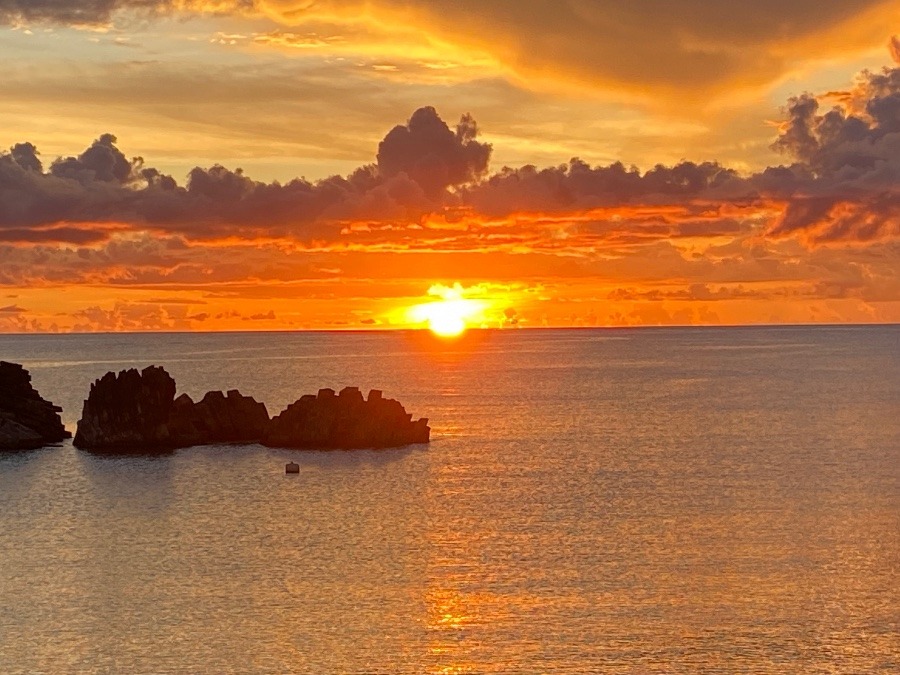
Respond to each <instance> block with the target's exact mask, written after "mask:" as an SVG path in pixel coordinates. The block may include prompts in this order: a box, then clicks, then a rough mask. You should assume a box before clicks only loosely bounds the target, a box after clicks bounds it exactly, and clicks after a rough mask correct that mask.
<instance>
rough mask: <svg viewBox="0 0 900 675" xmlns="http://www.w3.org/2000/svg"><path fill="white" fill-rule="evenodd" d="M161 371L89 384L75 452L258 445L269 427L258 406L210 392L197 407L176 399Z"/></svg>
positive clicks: (238, 397) (149, 369) (108, 376)
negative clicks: (216, 445) (78, 449)
mask: <svg viewBox="0 0 900 675" xmlns="http://www.w3.org/2000/svg"><path fill="white" fill-rule="evenodd" d="M175 390H176V389H175V380H174V379H172V376H171V375H169V373H167V372H166V370H165V369H164V368H161V367H158V366H149V367H147V368H144V370H142V371H140V372H138V371H137V370H135V369H133V368H132V369H130V370H123V371H120V372H119V373H118V374H115V373H112V372H109V373H106V375H104V376H103V377H101V378H100V379H99V380H97V381H96V382H94V384H92V385H91V390H90V393H89V394H88V398H87V400H85V402H84V408H83V409H82V413H81V419H80V420H78V431H77V432H76V434H75V441H74V443H75V447H77V448H81V449H83V450H93V451H100V452H121V453H129V452H148V451H163V452H164V451H169V450H175V449H178V448H186V447H190V446H192V445H208V444H211V443H254V442H258V441H259V440H260V439H261V438H262V435H263V433H264V432H265V428H266V425H267V424H268V422H269V413H268V411H267V410H266V406H265V404H263V403H258V402H257V401H256V400H254V399H253V398H251V397H249V396H243V395H242V394H241V393H240V392H238V391H237V390H231V391H229V392H228V394H227V395H225V394H223V393H222V392H221V391H211V392H207V394H206V395H205V396H204V397H203V399H202V400H200V401H199V402H197V403H194V401H193V400H192V399H191V398H190V396H188V395H187V394H182V395H181V396H179V397H178V398H177V399H176V398H175Z"/></svg>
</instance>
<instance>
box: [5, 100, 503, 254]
mask: <svg viewBox="0 0 900 675" xmlns="http://www.w3.org/2000/svg"><path fill="white" fill-rule="evenodd" d="M400 130H403V131H400ZM476 134H477V127H476V126H475V123H474V121H473V120H472V119H471V118H470V117H468V116H466V117H464V118H463V119H462V120H461V121H460V123H459V125H458V126H457V129H456V131H455V132H453V131H451V130H450V129H449V127H448V126H447V125H446V124H445V123H444V122H443V121H442V120H441V119H440V118H439V117H438V116H437V114H436V113H435V112H434V110H433V109H431V108H423V109H421V110H418V111H416V112H415V113H414V114H413V117H412V118H411V120H410V125H409V127H397V128H395V129H394V130H393V131H391V132H390V133H389V134H388V136H387V138H386V139H385V141H384V142H383V143H382V144H381V147H380V150H379V157H378V160H379V162H378V164H377V165H369V166H364V167H361V168H359V169H357V170H356V171H354V172H353V173H351V174H350V175H349V176H346V177H343V176H332V177H330V178H326V179H324V180H321V181H318V182H316V183H312V182H309V181H307V180H305V179H302V178H298V179H294V180H291V181H289V182H287V183H283V184H282V183H278V182H273V183H262V182H259V181H255V180H253V179H251V178H250V177H249V176H247V175H245V174H244V172H243V171H242V170H241V169H234V170H232V169H227V168H225V167H223V166H218V165H217V166H213V167H211V168H208V169H203V168H200V167H197V168H195V169H193V170H192V171H191V172H190V174H189V176H188V180H187V183H186V185H185V186H184V187H181V186H179V185H178V184H177V182H176V181H175V180H174V179H173V178H172V177H171V176H167V175H165V174H163V173H161V172H160V171H158V170H157V169H155V168H153V167H149V166H146V165H145V163H144V160H143V159H142V158H140V157H137V158H134V159H130V160H129V159H128V158H127V157H126V156H125V155H124V153H122V151H121V150H119V148H118V147H117V145H116V137H115V136H113V135H111V134H104V135H102V136H100V138H98V139H97V140H96V141H95V142H94V143H93V144H92V145H91V146H90V147H89V148H87V149H86V150H85V151H84V152H83V153H81V154H80V155H78V156H75V157H65V158H59V159H57V160H55V161H54V162H52V163H51V165H50V168H49V171H47V172H46V173H45V172H43V171H42V164H41V162H40V160H39V159H38V152H37V148H35V146H34V145H32V144H31V143H20V144H17V145H15V146H13V147H12V149H11V151H10V152H9V153H7V154H0V240H5V241H17V240H18V241H31V242H34V241H62V242H70V243H88V242H89V241H90V240H91V235H90V234H89V233H88V232H86V231H84V230H82V229H78V228H71V227H67V228H62V227H56V226H57V225H59V224H63V223H64V224H68V225H72V224H77V223H110V222H112V223H115V222H127V223H132V224H134V225H138V226H140V225H145V226H149V227H156V228H160V229H164V230H168V231H176V232H184V233H186V234H189V235H190V236H191V237H194V238H200V239H202V238H209V237H218V236H224V235H229V236H240V235H242V234H247V235H260V234H266V231H268V232H269V234H271V235H273V236H295V237H298V238H312V237H316V236H323V237H324V236H327V235H328V234H329V233H333V232H334V227H333V225H332V226H327V225H326V226H324V227H325V229H324V230H323V229H322V227H317V226H315V225H314V224H316V223H318V224H319V225H321V224H322V223H332V224H334V223H339V222H340V221H345V220H376V221H381V220H387V219H404V220H407V221H409V220H413V221H415V220H417V219H418V218H420V217H421V215H422V214H425V213H430V212H433V211H435V210H436V209H439V208H441V206H442V205H443V203H444V200H445V199H446V198H447V189H448V188H452V187H456V186H458V185H460V184H461V183H464V182H466V181H469V180H473V179H475V178H476V177H478V176H480V175H481V174H483V173H484V171H485V170H486V169H487V162H488V157H489V155H490V146H489V145H487V144H483V143H479V142H478V141H477V140H475V136H476ZM95 236H96V235H95ZM99 236H100V238H102V237H103V236H104V235H102V234H100V235H99Z"/></svg>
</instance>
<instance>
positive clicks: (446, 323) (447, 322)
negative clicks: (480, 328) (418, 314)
mask: <svg viewBox="0 0 900 675" xmlns="http://www.w3.org/2000/svg"><path fill="white" fill-rule="evenodd" d="M453 305H454V303H453V302H435V303H433V304H432V306H431V307H430V309H431V312H430V316H429V317H428V328H429V329H430V330H431V332H432V333H434V334H435V335H439V336H440V337H456V336H457V335H462V333H464V332H465V330H466V319H465V317H464V315H463V314H462V312H461V311H460V309H459V308H458V307H454V306H453Z"/></svg>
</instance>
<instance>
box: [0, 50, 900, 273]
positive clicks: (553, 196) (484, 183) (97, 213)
mask: <svg viewBox="0 0 900 675" xmlns="http://www.w3.org/2000/svg"><path fill="white" fill-rule="evenodd" d="M833 98H834V97H833V96H832V99H833ZM823 100H825V97H817V96H814V95H812V94H803V95H801V96H797V97H795V98H792V99H791V100H790V101H789V103H788V105H787V107H786V110H785V116H786V119H785V121H784V123H783V124H782V125H781V127H780V129H779V135H778V138H777V139H776V140H775V143H774V146H773V147H775V148H776V149H778V150H780V151H781V152H783V153H784V154H785V155H786V156H787V157H788V158H789V161H790V162H791V163H790V164H788V165H782V166H774V167H768V168H766V169H765V170H763V171H760V172H757V173H753V174H742V173H740V172H738V171H736V170H734V169H732V168H729V167H727V166H724V165H721V164H719V163H717V162H692V161H686V160H685V161H681V162H678V163H677V164H674V165H671V166H665V165H657V166H655V167H653V168H651V169H649V170H647V171H640V170H638V169H637V168H634V167H626V166H625V165H624V164H622V163H620V162H614V163H612V164H608V165H604V166H591V165H589V164H588V163H587V162H584V161H582V160H579V159H577V158H575V159H572V160H570V161H569V162H567V163H566V164H562V165H559V166H554V167H547V168H538V167H535V166H531V165H527V166H523V167H518V168H509V167H505V168H503V169H501V170H499V171H498V172H496V173H494V174H492V175H491V174H489V173H488V166H489V160H490V156H491V152H492V146H491V145H490V144H487V143H483V142H481V141H479V140H477V137H478V132H479V130H478V126H477V125H476V123H475V121H474V119H473V118H472V117H471V116H470V115H464V116H463V117H462V118H461V120H460V122H459V123H458V124H457V125H456V127H455V128H451V127H450V126H449V125H448V124H447V123H446V122H444V120H442V119H441V117H440V116H439V115H438V113H437V112H436V111H435V110H434V108H431V107H423V108H420V109H418V110H416V111H415V112H414V113H413V114H412V116H411V117H410V118H409V120H408V121H407V122H406V123H405V124H401V125H397V126H395V127H394V128H393V129H391V130H390V131H389V132H388V133H387V135H386V136H385V137H384V139H383V140H382V141H381V143H380V144H379V145H378V150H377V154H376V157H375V160H376V161H375V163H374V164H366V165H363V166H361V167H359V168H358V169H356V170H355V171H352V172H351V173H350V174H348V175H346V176H331V177H329V178H326V179H323V180H320V181H317V182H310V181H307V180H305V179H303V178H295V179H292V180H290V181H287V182H285V183H279V182H269V183H267V182H260V181H257V180H254V179H253V178H251V177H250V176H248V175H247V174H245V173H244V172H243V171H242V170H241V169H239V168H238V169H229V168H226V167H224V166H221V165H214V166H212V167H209V168H201V167H196V168H194V169H193V170H192V171H191V172H190V174H189V176H188V180H187V182H186V183H185V185H183V186H182V185H179V184H178V182H177V181H175V180H174V179H173V178H172V177H171V176H168V175H165V174H164V173H162V172H160V171H159V170H157V169H155V168H153V167H151V166H149V165H148V164H147V163H146V162H145V161H144V160H143V159H142V158H141V157H136V158H132V159H128V158H127V156H126V155H125V154H124V153H123V152H122V151H121V150H120V149H119V148H118V145H117V139H116V137H115V136H113V135H111V134H103V135H101V136H100V137H99V138H98V139H97V140H96V141H94V143H92V144H91V145H90V146H89V147H88V148H87V149H86V150H84V152H82V153H81V154H78V155H76V156H70V157H62V158H58V159H55V160H53V161H50V162H49V164H48V163H47V162H46V161H45V160H42V158H41V156H40V155H39V153H38V150H37V148H36V147H35V146H34V145H33V144H31V143H28V142H23V143H18V144H16V145H14V146H12V147H11V149H10V151H9V152H8V153H3V154H0V241H5V242H9V243H20V244H29V243H30V244H35V245H36V244H40V243H47V244H53V243H64V244H72V245H81V246H93V247H96V246H97V245H98V244H101V243H103V242H113V241H115V240H122V239H124V238H127V237H126V235H129V236H131V237H132V239H134V238H135V237H136V236H143V234H142V233H144V232H147V231H152V232H154V233H155V234H156V235H163V236H166V237H169V239H167V240H166V241H169V242H170V243H171V244H172V245H173V246H174V245H177V242H181V245H188V244H190V243H198V242H207V243H213V242H220V243H221V242H223V241H245V242H259V241H268V242H276V241H282V240H289V241H294V242H303V243H305V244H306V245H308V246H314V245H316V243H317V242H318V245H331V244H334V243H336V242H340V243H341V244H342V245H344V246H347V247H353V246H357V247H361V248H368V250H375V249H376V248H377V247H382V250H415V249H422V250H425V249H442V250H445V251H451V250H487V249H497V250H501V249H511V248H514V247H517V246H527V247H528V248H529V249H530V250H542V251H559V250H576V249H579V248H580V249H586V248H587V247H591V246H599V245H605V246H617V247H622V248H627V247H631V246H637V245H641V244H643V243H646V242H647V241H653V240H664V239H678V238H686V239H690V238H698V237H707V238H712V237H724V236H732V237H734V236H744V235H747V234H749V233H751V232H753V231H756V232H759V233H765V234H767V235H768V236H770V237H773V238H782V237H799V238H801V239H804V240H805V241H807V242H809V243H811V244H829V243H835V242H872V241H883V240H892V239H895V238H897V237H898V236H900V187H898V186H900V67H896V68H886V69H884V70H882V71H881V72H878V73H864V74H863V75H862V76H860V78H859V79H858V80H857V82H856V84H855V86H854V87H853V88H852V89H851V90H849V91H847V92H844V93H843V94H842V95H841V97H840V99H839V104H838V105H837V106H834V107H832V108H830V109H828V110H824V111H823V109H822V108H823ZM45 166H47V168H46V170H45V168H44V167H45ZM163 255H168V253H166V252H164V253H163ZM201 269H203V267H202V261H200V260H197V261H192V262H191V263H190V264H182V265H181V266H180V267H178V268H177V269H167V270H166V272H165V273H166V274H172V275H180V276H182V277H187V276H190V275H195V274H197V273H199V270H201Z"/></svg>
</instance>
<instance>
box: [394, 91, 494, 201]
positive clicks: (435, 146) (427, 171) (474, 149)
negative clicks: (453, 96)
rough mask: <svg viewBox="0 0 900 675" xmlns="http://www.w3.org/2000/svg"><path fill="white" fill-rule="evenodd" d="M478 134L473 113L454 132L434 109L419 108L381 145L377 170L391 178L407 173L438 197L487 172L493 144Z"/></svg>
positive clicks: (426, 191) (429, 192)
mask: <svg viewBox="0 0 900 675" xmlns="http://www.w3.org/2000/svg"><path fill="white" fill-rule="evenodd" d="M477 135H478V126H477V124H476V123H475V120H474V119H473V118H472V116H471V115H465V116H463V118H462V119H461V120H460V122H459V124H458V125H457V126H456V132H455V133H454V132H452V131H451V130H450V129H449V127H448V126H447V124H446V123H445V122H444V121H443V120H442V119H441V118H440V117H439V116H438V114H437V112H436V111H435V109H434V108H431V107H426V108H420V109H419V110H417V111H416V112H414V113H413V115H412V117H410V118H409V122H407V124H405V125H398V126H396V127H394V128H393V129H391V131H390V132H388V135H387V136H385V137H384V140H383V141H381V143H380V144H379V145H378V156H377V162H378V171H379V173H380V174H381V175H382V176H385V177H388V178H391V177H394V176H396V175H398V174H401V173H402V174H405V175H407V176H409V177H410V178H412V179H413V180H414V181H416V183H418V184H419V186H420V187H421V188H422V190H423V191H424V192H425V194H426V195H427V196H428V197H430V198H435V197H437V196H438V195H440V193H441V192H443V191H444V190H445V189H446V188H448V187H453V186H457V185H462V184H463V183H470V182H472V181H474V180H476V179H477V178H480V177H481V176H483V175H484V173H485V172H486V171H487V168H488V162H489V161H490V157H491V146H490V145H489V144H487V143H479V142H478V141H476V140H475V138H476V136H477Z"/></svg>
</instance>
